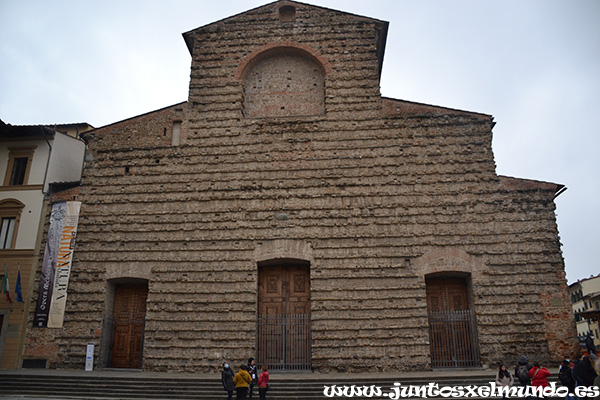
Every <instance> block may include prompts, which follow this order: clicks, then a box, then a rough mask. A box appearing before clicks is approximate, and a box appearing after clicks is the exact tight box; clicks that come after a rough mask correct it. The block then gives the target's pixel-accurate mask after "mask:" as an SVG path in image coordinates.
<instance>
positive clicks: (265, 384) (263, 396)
mask: <svg viewBox="0 0 600 400" xmlns="http://www.w3.org/2000/svg"><path fill="white" fill-rule="evenodd" d="M257 385H258V394H259V395H260V400H267V391H268V390H269V372H268V369H267V366H266V365H263V366H262V372H261V373H260V377H259V378H258V383H257Z"/></svg>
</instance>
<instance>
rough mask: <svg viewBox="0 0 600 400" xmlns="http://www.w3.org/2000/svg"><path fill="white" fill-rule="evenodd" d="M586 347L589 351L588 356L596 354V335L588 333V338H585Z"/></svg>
mask: <svg viewBox="0 0 600 400" xmlns="http://www.w3.org/2000/svg"><path fill="white" fill-rule="evenodd" d="M585 347H586V349H587V351H588V354H596V345H595V344H594V335H592V334H591V333H589V332H588V334H587V337H586V338H585Z"/></svg>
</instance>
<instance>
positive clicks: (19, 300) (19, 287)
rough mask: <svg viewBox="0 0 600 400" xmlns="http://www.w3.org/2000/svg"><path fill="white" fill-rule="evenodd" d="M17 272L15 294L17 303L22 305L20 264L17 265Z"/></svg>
mask: <svg viewBox="0 0 600 400" xmlns="http://www.w3.org/2000/svg"><path fill="white" fill-rule="evenodd" d="M18 269H19V272H18V273H17V283H16V284H15V294H16V295H17V303H23V293H21V264H19V265H18Z"/></svg>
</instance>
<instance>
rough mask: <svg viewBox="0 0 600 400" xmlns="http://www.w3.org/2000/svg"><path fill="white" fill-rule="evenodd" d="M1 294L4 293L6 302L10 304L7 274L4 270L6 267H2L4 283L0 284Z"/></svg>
mask: <svg viewBox="0 0 600 400" xmlns="http://www.w3.org/2000/svg"><path fill="white" fill-rule="evenodd" d="M2 292H4V293H6V301H8V302H9V303H12V300H11V298H10V286H9V284H8V272H7V270H6V265H5V266H4V282H2Z"/></svg>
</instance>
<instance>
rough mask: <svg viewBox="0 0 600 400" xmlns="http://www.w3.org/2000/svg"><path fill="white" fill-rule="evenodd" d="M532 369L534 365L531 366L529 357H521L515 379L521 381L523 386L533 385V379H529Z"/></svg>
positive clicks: (516, 368)
mask: <svg viewBox="0 0 600 400" xmlns="http://www.w3.org/2000/svg"><path fill="white" fill-rule="evenodd" d="M531 368H533V365H531V364H529V361H527V357H525V356H521V359H520V360H519V362H518V363H517V366H516V367H515V378H516V379H518V380H519V383H520V384H521V386H529V385H531V378H530V377H529V371H530V370H531Z"/></svg>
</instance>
